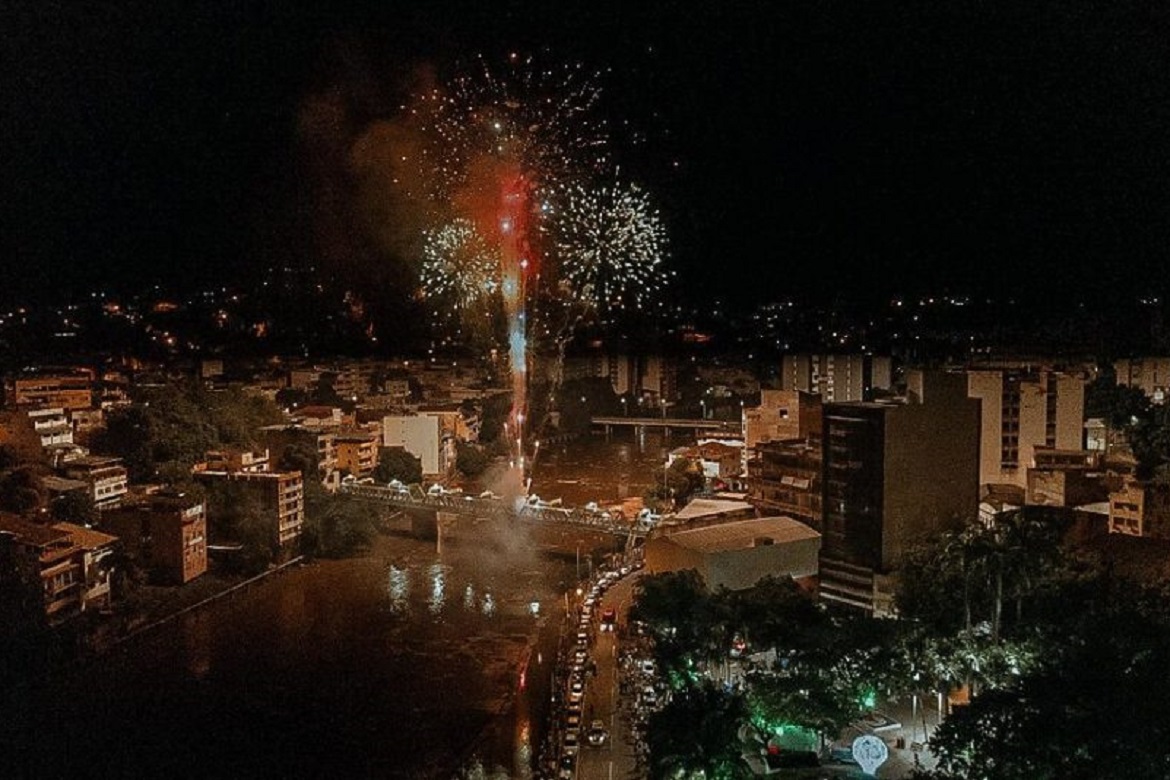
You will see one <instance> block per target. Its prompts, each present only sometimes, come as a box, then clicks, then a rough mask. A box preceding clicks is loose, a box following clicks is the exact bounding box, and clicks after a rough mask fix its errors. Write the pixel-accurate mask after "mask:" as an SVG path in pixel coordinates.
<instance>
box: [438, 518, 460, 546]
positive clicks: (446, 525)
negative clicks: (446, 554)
mask: <svg viewBox="0 0 1170 780" xmlns="http://www.w3.org/2000/svg"><path fill="white" fill-rule="evenodd" d="M458 518H459V515H457V514H455V513H454V512H435V553H436V554H438V555H442V554H443V533H444V532H446V533H447V534H450V533H451V528H452V527H454V525H455V521H456V520H457V519H458Z"/></svg>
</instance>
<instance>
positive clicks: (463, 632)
mask: <svg viewBox="0 0 1170 780" xmlns="http://www.w3.org/2000/svg"><path fill="white" fill-rule="evenodd" d="M550 449H551V450H552V451H551V452H548V453H542V455H543V460H542V461H541V462H538V466H537V469H538V471H537V474H536V479H534V489H540V490H544V491H546V492H545V493H544V495H545V497H546V498H551V497H553V496H554V495H559V496H561V497H563V498H565V500H566V503H574V502H579V501H585V500H590V499H591V498H602V499H610V498H619V497H621V494H622V493H623V492H624V493H626V494H629V495H638V494H640V493H641V492H643V491H644V490H645V488H646V487H649V485H650V482H651V479H652V477H651V476H650V475H651V474H653V473H654V470H655V469H656V468H658V467H659V466H658V464H660V463H661V453H662V441H661V440H654V442H653V443H651V445H650V446H648V447H644V448H640V447H639V446H638V444H637V443H636V442H631V441H629V440H621V439H614V440H610V441H606V440H602V439H599V438H591V439H588V440H583V441H581V442H577V443H571V444H568V445H565V446H563V447H559V448H550ZM546 486H547V487H546ZM533 549H534V546H533V545H532V544H530V543H529V542H528V540H526V539H525V538H524V536H523V532H521V531H518V530H515V529H511V528H506V529H502V530H501V529H497V528H494V527H492V526H490V524H487V523H482V524H477V525H476V526H475V527H474V528H472V529H469V531H467V532H460V533H456V534H455V535H454V538H453V539H451V540H449V541H445V542H444V545H443V549H442V553H441V554H439V553H437V552H436V549H435V546H434V543H432V542H425V541H421V540H417V539H414V538H411V537H409V536H407V535H405V534H388V535H383V536H380V537H379V538H378V539H377V541H376V544H375V546H374V548H373V550H372V551H371V553H370V554H369V555H366V556H363V557H359V558H353V559H349V560H342V561H317V562H314V563H311V564H308V565H305V566H296V567H292V568H290V569H287V570H285V571H283V572H281V573H278V574H275V575H273V576H271V577H269V578H268V579H266V580H263V581H261V582H259V583H257V584H255V585H254V586H251V587H249V588H248V589H246V590H244V591H242V592H240V593H237V594H233V595H231V596H229V597H227V598H225V599H222V600H220V601H218V602H215V603H213V604H211V605H208V606H207V607H204V608H202V609H200V610H197V611H195V612H193V613H190V614H187V615H184V616H182V617H180V618H179V619H176V620H174V621H172V622H170V623H168V624H165V625H163V626H161V627H159V628H157V629H155V630H153V631H151V632H149V633H147V634H144V635H142V636H140V637H136V638H133V639H131V640H129V641H128V642H126V643H124V644H123V645H121V646H119V647H117V648H116V649H114V650H112V651H110V652H108V653H106V654H104V655H102V656H100V657H98V658H95V659H93V660H91V661H89V662H88V663H86V664H83V665H77V666H73V667H70V668H69V669H66V670H62V671H60V672H59V673H57V674H55V675H53V676H52V677H51V678H50V679H43V680H38V681H34V682H31V683H30V684H29V685H28V686H26V687H25V688H23V689H22V690H21V691H19V692H17V693H9V694H8V696H7V700H6V701H5V702H4V704H5V705H6V706H4V713H3V716H2V717H3V721H2V722H0V777H5V778H8V777H36V778H40V777H88V776H107V777H129V776H133V777H215V778H220V777H223V778H243V777H331V778H338V777H379V778H381V777H386V778H446V777H451V776H452V774H454V772H455V771H456V769H457V768H458V767H459V766H461V765H465V763H466V761H467V760H468V758H469V757H470V756H472V755H475V756H476V757H478V759H479V760H481V761H482V762H483V764H484V765H485V766H487V767H497V766H498V767H501V768H503V769H504V770H505V771H506V772H507V773H508V774H509V775H511V776H512V777H517V778H523V777H527V776H529V774H530V773H529V767H530V766H531V759H532V756H533V755H534V754H535V753H536V751H537V750H538V746H539V742H540V740H541V738H542V735H543V722H544V717H543V715H544V708H545V704H546V702H547V700H548V680H549V678H550V677H551V674H552V661H553V658H552V656H553V651H554V649H555V642H556V636H557V629H558V628H559V625H560V621H561V620H562V619H563V616H564V602H563V597H564V593H565V590H566V589H567V588H568V587H570V586H571V584H572V582H573V580H574V577H575V572H576V569H575V565H576V564H575V562H574V561H573V560H572V559H571V558H555V557H548V556H544V555H538V554H536V553H535V552H533ZM534 603H535V605H536V606H534Z"/></svg>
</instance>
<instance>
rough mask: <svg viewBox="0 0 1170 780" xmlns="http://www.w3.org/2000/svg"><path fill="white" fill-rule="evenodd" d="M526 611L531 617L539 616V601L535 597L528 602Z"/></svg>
mask: <svg viewBox="0 0 1170 780" xmlns="http://www.w3.org/2000/svg"><path fill="white" fill-rule="evenodd" d="M528 612H529V613H531V615H532V617H539V616H540V602H539V601H537V600H535V599H533V600H532V601H530V602H528Z"/></svg>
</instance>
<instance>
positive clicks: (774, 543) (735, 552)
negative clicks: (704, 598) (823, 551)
mask: <svg viewBox="0 0 1170 780" xmlns="http://www.w3.org/2000/svg"><path fill="white" fill-rule="evenodd" d="M820 547H821V535H820V534H818V533H817V532H816V531H814V530H812V529H811V528H809V527H808V526H806V525H804V524H803V523H800V522H798V521H796V520H793V519H792V518H789V517H761V518H753V519H749V520H737V521H732V522H722V523H717V524H714V525H705V526H701V527H697V528H684V529H681V530H669V529H668V530H666V531H665V532H664V533H659V534H655V535H652V536H651V537H650V538H649V539H647V540H646V553H645V554H646V569H647V571H649V572H650V573H651V574H659V573H661V572H664V571H685V570H686V569H695V570H696V571H698V572H699V574H700V575H702V577H703V581H704V582H706V584H707V587H708V588H710V589H712V590H714V589H716V588H721V587H723V588H727V589H729V590H742V589H745V588H750V587H752V586H754V585H755V584H756V583H757V582H759V581H760V580H761V579H763V578H764V577H768V576H773V577H785V576H790V577H792V578H793V579H796V580H811V579H813V578H815V577H816V575H817V555H818V552H819V550H820Z"/></svg>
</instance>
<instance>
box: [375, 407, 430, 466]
mask: <svg viewBox="0 0 1170 780" xmlns="http://www.w3.org/2000/svg"><path fill="white" fill-rule="evenodd" d="M382 444H383V446H386V447H402V448H403V449H404V450H406V451H407V452H409V453H410V454H411V455H414V456H415V457H416V458H418V459H419V460H421V461H422V470H423V474H442V473H443V472H444V471H445V467H446V463H445V460H446V459H445V458H444V457H443V436H442V431H441V430H440V426H439V418H438V417H432V416H428V415H410V416H402V415H392V416H388V417H383V418H382Z"/></svg>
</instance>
